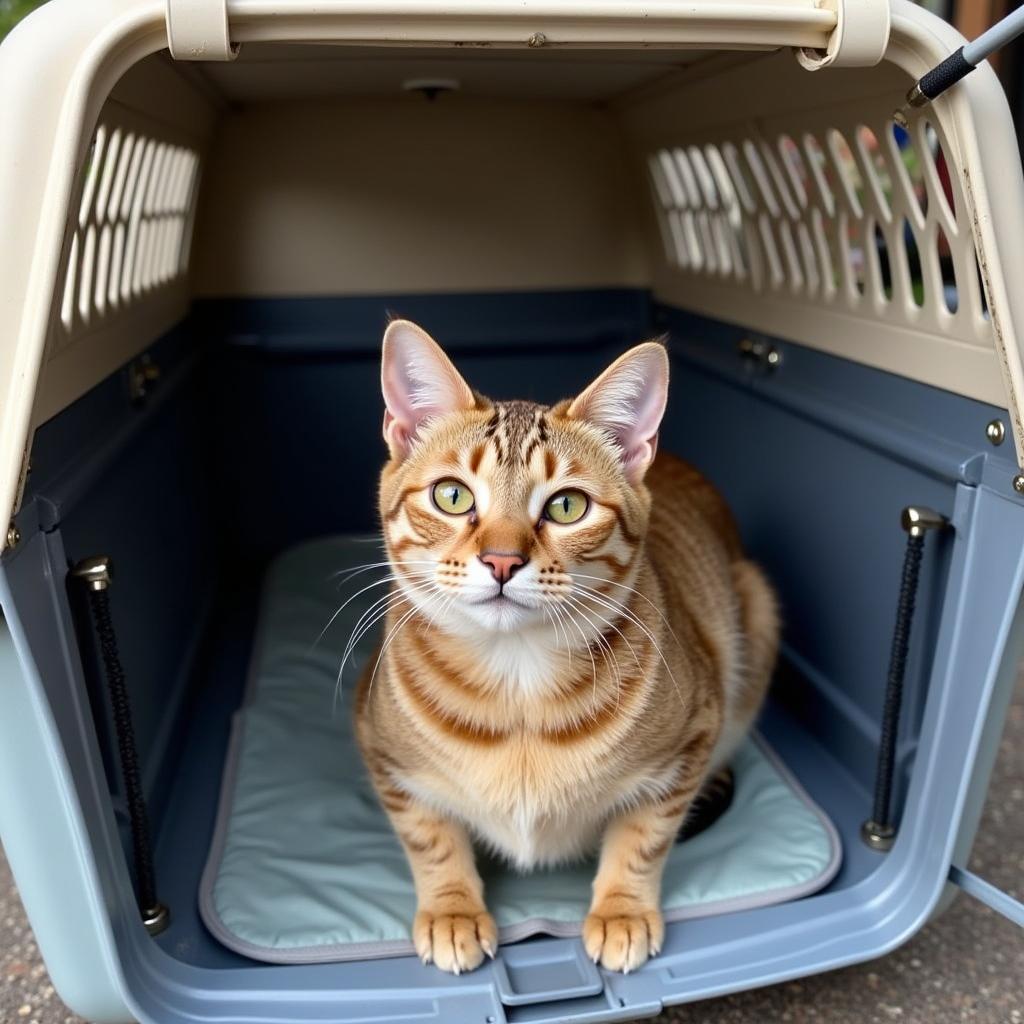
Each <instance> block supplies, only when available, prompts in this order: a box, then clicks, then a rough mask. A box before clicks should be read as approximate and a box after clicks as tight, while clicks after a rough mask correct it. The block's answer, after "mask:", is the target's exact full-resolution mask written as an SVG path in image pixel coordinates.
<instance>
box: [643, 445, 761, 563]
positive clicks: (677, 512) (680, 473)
mask: <svg viewBox="0 0 1024 1024" xmlns="http://www.w3.org/2000/svg"><path fill="white" fill-rule="evenodd" d="M644 482H645V483H646V485H647V488H648V490H649V491H650V493H651V503H652V510H651V511H652V517H653V518H652V526H654V524H655V523H657V522H658V521H659V520H662V519H663V518H664V519H665V520H667V521H670V522H675V523H681V522H684V521H685V520H686V518H687V515H686V513H691V514H696V515H698V516H699V517H700V519H701V520H702V521H703V522H704V523H705V524H706V525H707V526H708V527H710V528H711V530H712V531H713V532H714V533H715V534H716V535H717V536H718V537H719V539H720V540H721V541H722V543H723V544H724V545H725V546H726V548H727V549H728V551H729V554H730V556H731V557H732V558H739V557H741V556H742V545H741V543H740V535H739V528H738V527H737V525H736V520H735V519H734V518H733V514H732V510H731V509H730V508H729V504H728V502H727V501H726V500H725V498H724V496H723V495H722V493H721V492H720V491H719V490H718V488H717V487H716V486H715V485H714V484H713V483H712V482H711V481H710V480H709V479H708V478H707V477H706V476H704V474H703V473H701V471H700V470H699V469H697V468H696V467H695V466H693V465H691V464H690V463H689V462H687V461H686V460H685V459H681V458H680V457H679V456H678V455H674V454H673V453H672V452H667V451H665V450H664V449H662V450H660V451H659V452H658V454H657V455H656V456H655V458H654V462H653V463H652V464H651V468H650V470H649V471H648V473H647V476H646V478H645V481H644Z"/></svg>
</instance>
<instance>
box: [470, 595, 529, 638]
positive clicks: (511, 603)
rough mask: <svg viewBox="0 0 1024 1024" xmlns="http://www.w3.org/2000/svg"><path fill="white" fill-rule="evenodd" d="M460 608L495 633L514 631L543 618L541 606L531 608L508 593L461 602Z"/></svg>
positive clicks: (476, 622) (478, 623)
mask: <svg viewBox="0 0 1024 1024" xmlns="http://www.w3.org/2000/svg"><path fill="white" fill-rule="evenodd" d="M459 610H460V611H461V612H462V614H463V615H465V616H466V617H467V618H468V619H470V620H471V621H472V622H473V623H475V624H476V625H477V626H481V627H483V628H484V629H487V630H491V631H493V632H495V633H514V632H516V631H517V630H520V629H523V627H525V626H529V625H531V624H533V623H534V622H538V621H540V620H541V619H542V618H543V613H542V612H541V610H540V609H539V608H531V607H530V606H529V605H525V604H522V603H521V602H520V601H517V600H516V599H515V598H513V597H511V596H509V595H507V594H495V595H494V596H493V597H489V598H485V599H484V600H482V601H473V602H470V601H465V602H461V603H460V605H459Z"/></svg>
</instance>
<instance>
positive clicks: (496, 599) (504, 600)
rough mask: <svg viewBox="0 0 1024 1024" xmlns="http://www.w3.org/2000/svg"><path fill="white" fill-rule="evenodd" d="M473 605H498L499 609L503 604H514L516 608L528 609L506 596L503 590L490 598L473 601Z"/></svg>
mask: <svg viewBox="0 0 1024 1024" xmlns="http://www.w3.org/2000/svg"><path fill="white" fill-rule="evenodd" d="M473 604H478V605H487V604H489V605H498V606H499V607H500V606H501V605H504V604H514V605H515V606H516V607H517V608H527V607H528V605H525V604H523V602H522V601H517V600H516V599H515V598H514V597H512V595H511V594H506V593H505V591H504V590H499V591H498V592H497V593H496V594H491V596H490V597H484V598H481V599H480V600H479V601H474V602H473Z"/></svg>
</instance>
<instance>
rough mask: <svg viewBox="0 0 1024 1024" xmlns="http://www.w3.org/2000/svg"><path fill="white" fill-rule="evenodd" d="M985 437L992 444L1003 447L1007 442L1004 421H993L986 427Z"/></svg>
mask: <svg viewBox="0 0 1024 1024" xmlns="http://www.w3.org/2000/svg"><path fill="white" fill-rule="evenodd" d="M985 436H986V437H987V438H988V440H989V443H990V444H994V445H1001V444H1002V443H1003V441H1005V440H1006V426H1005V425H1004V423H1003V421H1002V420H992V422H991V423H989V425H988V426H987V427H985Z"/></svg>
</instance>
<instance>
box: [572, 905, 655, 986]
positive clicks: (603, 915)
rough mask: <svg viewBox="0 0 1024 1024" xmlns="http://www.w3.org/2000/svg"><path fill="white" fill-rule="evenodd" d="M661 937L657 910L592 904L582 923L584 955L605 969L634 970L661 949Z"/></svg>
mask: <svg viewBox="0 0 1024 1024" xmlns="http://www.w3.org/2000/svg"><path fill="white" fill-rule="evenodd" d="M664 938H665V925H664V924H663V923H662V920H661V914H660V912H659V911H657V910H642V909H636V910H629V911H622V910H620V909H619V908H615V909H614V911H613V910H611V909H609V910H605V911H603V910H602V908H601V907H595V908H594V909H592V910H591V912H590V913H589V914H588V915H587V919H586V920H585V921H584V922H583V948H584V949H585V950H586V951H587V956H589V957H590V959H591V960H593V961H594V963H600V964H601V966H602V967H604V968H607V970H609V971H622V972H624V973H625V974H628V973H629V972H630V971H635V970H636V969H637V968H638V967H640V966H641V965H642V964H644V963H646V961H647V959H648V957H652V956H656V955H657V954H658V953H660V952H661V944H662V942H663V940H664Z"/></svg>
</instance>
